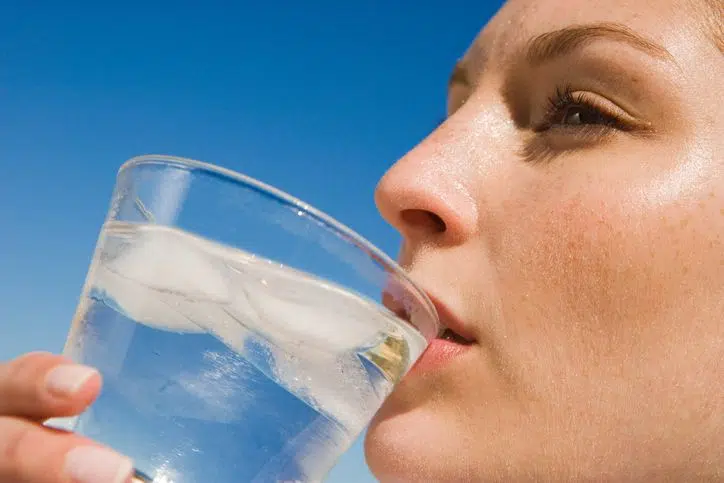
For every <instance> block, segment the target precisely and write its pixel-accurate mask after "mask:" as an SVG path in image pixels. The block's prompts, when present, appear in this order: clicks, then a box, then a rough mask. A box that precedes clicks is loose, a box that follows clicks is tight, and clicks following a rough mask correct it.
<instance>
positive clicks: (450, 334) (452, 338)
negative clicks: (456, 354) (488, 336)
mask: <svg viewBox="0 0 724 483" xmlns="http://www.w3.org/2000/svg"><path fill="white" fill-rule="evenodd" d="M437 338H438V339H442V340H446V341H448V342H454V343H455V344H463V345H469V344H472V343H474V342H475V341H473V340H470V339H466V338H465V337H463V336H462V335H460V334H458V333H457V332H454V331H453V330H451V329H448V328H445V329H443V330H441V331H440V335H438V336H437Z"/></svg>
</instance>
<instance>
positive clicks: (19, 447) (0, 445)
mask: <svg viewBox="0 0 724 483" xmlns="http://www.w3.org/2000/svg"><path fill="white" fill-rule="evenodd" d="M34 430H35V427H34V426H33V425H32V424H30V423H23V422H21V421H12V420H5V421H3V422H1V423H0V463H1V465H2V466H3V467H6V468H13V467H17V466H19V463H20V460H21V458H22V454H23V451H24V448H26V447H29V446H30V445H31V444H32V441H31V440H32V438H33V433H34Z"/></svg>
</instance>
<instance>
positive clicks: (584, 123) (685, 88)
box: [366, 0, 724, 482]
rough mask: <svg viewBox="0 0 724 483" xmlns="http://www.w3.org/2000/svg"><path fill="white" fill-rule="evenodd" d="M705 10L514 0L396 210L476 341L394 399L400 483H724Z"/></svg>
mask: <svg viewBox="0 0 724 483" xmlns="http://www.w3.org/2000/svg"><path fill="white" fill-rule="evenodd" d="M698 3H699V5H698V8H697V5H696V4H697V1H696V0H688V1H684V0H641V1H639V0H637V1H630V0H611V1H607V2H591V1H590V0H511V1H509V2H508V3H507V4H506V5H505V6H504V7H503V9H502V10H501V11H500V13H499V14H498V15H497V16H496V17H495V18H494V19H493V20H492V21H491V22H490V24H489V25H488V26H487V27H486V28H485V29H484V30H483V31H482V32H481V33H480V35H479V37H478V38H477V39H476V40H475V42H474V43H473V44H472V45H471V47H470V48H469V50H468V52H467V53H466V54H465V56H464V57H463V58H462V60H461V61H460V63H459V64H458V66H457V68H456V69H455V71H454V74H453V76H452V80H451V84H450V91H449V118H448V120H447V121H446V122H445V123H444V124H443V125H442V126H440V127H439V128H438V129H437V130H436V131H435V132H434V133H433V134H431V135H430V136H429V138H427V139H426V140H425V141H424V142H423V143H421V144H420V145H419V146H418V147H417V148H415V149H414V150H413V151H412V152H410V153H409V154H408V155H407V156H405V157H404V158H403V159H401V160H400V161H399V162H398V163H397V164H396V165H395V166H394V167H393V168H392V169H391V170H390V171H389V172H388V173H387V175H386V176H385V177H384V178H383V179H382V181H381V182H380V185H379V187H378V191H377V201H378V205H379V208H380V210H381V212H382V214H383V216H384V217H385V218H386V219H387V220H388V221H389V222H391V223H392V224H393V225H394V226H395V227H396V228H397V229H398V230H399V231H400V232H401V233H402V234H403V236H404V245H403V247H402V252H401V262H402V264H403V265H404V266H405V267H406V268H408V269H409V270H410V273H411V275H412V278H413V279H415V280H416V281H417V282H419V284H420V285H421V286H423V287H424V288H425V289H426V290H428V291H429V292H430V293H431V295H432V296H433V297H434V298H435V299H437V300H438V301H439V302H440V304H439V305H440V308H441V314H442V320H443V323H447V324H451V325H455V324H461V326H462V327H463V328H464V330H461V331H463V332H466V334H467V335H468V337H469V338H472V339H474V342H473V343H472V344H471V345H470V346H469V347H466V350H463V351H460V353H459V354H458V355H457V356H456V357H453V358H452V359H450V360H448V361H447V362H446V363H443V364H437V365H434V364H433V365H430V367H428V368H427V369H425V370H422V369H420V370H417V369H415V370H413V371H412V372H411V373H410V374H409V376H408V377H407V378H405V380H404V381H403V383H402V384H401V385H400V386H399V389H398V390H396V391H395V392H394V394H393V395H392V396H391V397H390V398H389V399H388V401H387V402H386V403H385V405H384V406H383V408H382V410H381V411H380V413H379V414H378V416H377V418H376V419H375V421H374V422H373V424H372V426H371V428H370V431H369V433H368V438H367V443H366V449H367V456H368V462H369V463H370V466H371V468H372V470H373V471H374V472H375V473H376V475H377V476H378V477H379V478H380V479H381V480H383V481H388V482H392V481H401V482H402V481H404V482H410V481H480V480H486V481H490V480H512V481H526V480H535V479H545V480H547V481H563V480H568V479H574V478H575V479H578V478H580V479H593V478H595V479H601V478H603V479H606V480H612V481H633V480H639V481H644V480H646V481H650V480H656V479H659V478H670V479H673V480H679V481H680V480H682V479H685V480H691V479H694V480H698V479H699V478H706V477H712V478H713V477H715V476H718V477H724V468H723V466H722V465H724V377H723V375H724V103H723V102H722V98H724V80H723V79H724V56H723V55H722V52H721V51H719V50H718V49H717V47H716V45H715V42H714V41H713V40H712V38H711V37H710V36H709V35H708V30H706V29H705V28H704V27H703V25H704V24H706V23H707V22H706V21H705V20H704V19H705V14H704V12H703V11H702V10H703V8H704V0H700V1H699V2H698ZM712 14H713V12H712V13H710V15H712ZM624 25H625V26H626V27H624ZM452 320H457V322H451V321H452ZM688 473H690V474H688Z"/></svg>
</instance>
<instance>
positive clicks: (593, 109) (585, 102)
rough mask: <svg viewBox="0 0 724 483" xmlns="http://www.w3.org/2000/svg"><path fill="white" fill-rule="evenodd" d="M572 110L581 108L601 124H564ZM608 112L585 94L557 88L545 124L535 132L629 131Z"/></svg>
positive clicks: (614, 115)
mask: <svg viewBox="0 0 724 483" xmlns="http://www.w3.org/2000/svg"><path fill="white" fill-rule="evenodd" d="M571 108H579V109H580V110H581V112H583V113H586V112H587V113H588V114H591V113H592V114H594V115H595V116H596V117H598V119H599V120H600V121H601V122H596V123H582V124H579V125H572V124H563V120H564V119H565V116H566V115H567V114H568V113H569V110H570V109H571ZM606 111H607V110H606V109H605V108H604V107H602V106H600V105H597V104H596V103H595V102H593V101H591V100H590V98H588V97H587V96H586V94H584V93H580V92H574V91H573V89H572V88H571V87H570V86H566V87H565V88H563V89H561V88H557V89H556V92H555V93H554V94H553V96H551V97H549V98H548V108H547V109H546V113H545V116H544V118H543V122H542V123H541V124H540V125H539V126H537V127H536V128H535V129H534V131H535V132H543V131H547V130H550V129H576V130H581V129H585V130H588V131H589V133H588V134H592V133H591V132H590V131H592V130H596V131H598V132H599V133H601V134H602V133H604V132H607V131H609V130H611V129H616V130H620V131H629V130H630V126H627V125H626V124H625V123H624V122H623V121H622V120H621V119H620V117H618V116H617V115H616V114H614V113H612V112H610V111H609V112H606Z"/></svg>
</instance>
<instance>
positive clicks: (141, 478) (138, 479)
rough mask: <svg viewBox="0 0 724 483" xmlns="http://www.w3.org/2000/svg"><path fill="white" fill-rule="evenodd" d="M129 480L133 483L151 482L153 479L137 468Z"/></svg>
mask: <svg viewBox="0 0 724 483" xmlns="http://www.w3.org/2000/svg"><path fill="white" fill-rule="evenodd" d="M131 481H132V482H133V483H152V482H153V479H152V478H149V477H148V476H146V475H144V474H143V473H141V472H140V471H138V470H134V472H133V478H132V479H131Z"/></svg>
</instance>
